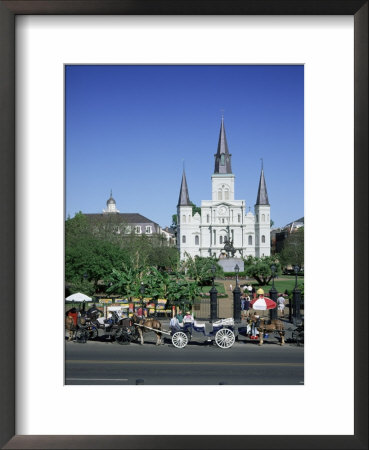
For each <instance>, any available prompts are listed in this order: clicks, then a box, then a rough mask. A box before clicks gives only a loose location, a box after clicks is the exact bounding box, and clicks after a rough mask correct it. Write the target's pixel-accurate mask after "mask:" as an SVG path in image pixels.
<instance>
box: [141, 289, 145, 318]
mask: <svg viewBox="0 0 369 450" xmlns="http://www.w3.org/2000/svg"><path fill="white" fill-rule="evenodd" d="M140 294H141V313H142V317H143V316H144V301H143V298H144V295H145V285H144V284H143V283H141V286H140Z"/></svg>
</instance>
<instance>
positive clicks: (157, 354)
mask: <svg viewBox="0 0 369 450" xmlns="http://www.w3.org/2000/svg"><path fill="white" fill-rule="evenodd" d="M151 334H152V333H148V334H147V335H146V336H145V340H146V341H147V342H145V344H144V345H143V346H141V345H140V344H136V343H132V344H130V345H119V344H117V343H111V342H93V341H88V342H87V343H86V344H79V343H74V342H66V346H65V348H66V352H65V359H66V373H65V383H66V384H103V385H107V384H120V385H126V384H127V385H132V384H137V381H136V380H139V379H141V380H144V381H143V384H150V385H205V384H206V385H209V384H211V385H217V384H232V385H236V384H241V385H286V384H288V385H291V384H295V385H301V384H303V382H304V366H303V363H304V349H303V347H297V346H296V344H286V345H285V346H283V347H281V346H280V345H278V343H277V340H274V339H270V341H269V342H266V343H265V344H264V345H263V346H262V347H259V346H258V345H257V342H255V341H250V340H248V339H246V340H245V339H243V338H240V339H242V340H240V341H239V342H236V343H235V344H234V345H233V347H231V348H229V349H220V348H218V347H217V346H216V345H211V344H206V343H204V342H203V341H197V342H196V341H191V343H190V344H189V345H187V347H185V348H183V349H177V348H175V347H173V345H171V343H170V341H166V343H165V344H164V345H161V346H155V345H154V338H153V337H151V336H150V335H151Z"/></svg>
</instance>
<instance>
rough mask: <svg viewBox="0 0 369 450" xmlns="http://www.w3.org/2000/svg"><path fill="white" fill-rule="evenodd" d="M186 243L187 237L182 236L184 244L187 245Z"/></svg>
mask: <svg viewBox="0 0 369 450" xmlns="http://www.w3.org/2000/svg"><path fill="white" fill-rule="evenodd" d="M185 243H186V236H185V235H183V236H182V244H185Z"/></svg>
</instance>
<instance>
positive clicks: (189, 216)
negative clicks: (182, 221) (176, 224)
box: [188, 214, 191, 223]
mask: <svg viewBox="0 0 369 450" xmlns="http://www.w3.org/2000/svg"><path fill="white" fill-rule="evenodd" d="M190 222H191V214H189V215H188V223H190Z"/></svg>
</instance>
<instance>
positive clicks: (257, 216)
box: [256, 214, 259, 222]
mask: <svg viewBox="0 0 369 450" xmlns="http://www.w3.org/2000/svg"><path fill="white" fill-rule="evenodd" d="M256 222H259V214H256Z"/></svg>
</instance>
